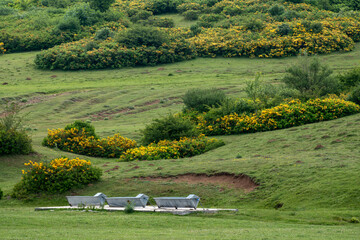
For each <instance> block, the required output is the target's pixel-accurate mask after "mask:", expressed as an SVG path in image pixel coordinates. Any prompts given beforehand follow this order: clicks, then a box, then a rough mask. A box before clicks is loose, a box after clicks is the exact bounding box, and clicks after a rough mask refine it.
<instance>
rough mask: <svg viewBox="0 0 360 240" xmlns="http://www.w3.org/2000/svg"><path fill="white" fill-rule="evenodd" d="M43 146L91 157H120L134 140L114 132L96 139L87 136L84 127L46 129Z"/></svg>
mask: <svg viewBox="0 0 360 240" xmlns="http://www.w3.org/2000/svg"><path fill="white" fill-rule="evenodd" d="M42 144H43V146H47V147H51V148H54V147H57V148H59V149H60V150H62V151H66V152H73V153H78V154H83V155H87V156H93V157H120V155H121V154H122V153H123V152H125V151H126V150H127V149H129V148H134V147H136V142H135V141H133V140H130V139H128V138H125V137H122V136H120V135H118V134H115V135H114V136H113V137H107V138H101V139H96V138H95V137H94V136H90V137H89V136H88V135H87V133H86V132H85V129H82V131H79V130H78V129H76V128H71V129H70V130H64V129H61V128H60V129H53V130H50V129H49V130H48V135H47V137H46V138H44V140H43V143H42Z"/></svg>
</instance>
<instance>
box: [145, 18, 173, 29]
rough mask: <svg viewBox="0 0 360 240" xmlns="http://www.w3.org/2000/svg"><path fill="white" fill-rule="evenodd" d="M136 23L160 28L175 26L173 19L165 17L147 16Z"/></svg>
mask: <svg viewBox="0 0 360 240" xmlns="http://www.w3.org/2000/svg"><path fill="white" fill-rule="evenodd" d="M138 23H140V24H142V25H151V26H154V27H162V28H173V27H174V26H175V22H174V20H173V19H172V18H166V17H149V19H147V20H146V21H139V22H138Z"/></svg>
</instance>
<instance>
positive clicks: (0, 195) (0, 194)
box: [0, 188, 4, 200]
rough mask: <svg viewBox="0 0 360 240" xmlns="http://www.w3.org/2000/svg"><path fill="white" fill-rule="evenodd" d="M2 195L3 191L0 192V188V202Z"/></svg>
mask: <svg viewBox="0 0 360 240" xmlns="http://www.w3.org/2000/svg"><path fill="white" fill-rule="evenodd" d="M3 195H4V193H3V191H2V190H1V188H0V200H1V199H2V197H3Z"/></svg>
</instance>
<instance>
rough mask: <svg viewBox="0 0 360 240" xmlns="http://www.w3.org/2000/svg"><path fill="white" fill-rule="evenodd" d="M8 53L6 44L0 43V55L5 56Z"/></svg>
mask: <svg viewBox="0 0 360 240" xmlns="http://www.w3.org/2000/svg"><path fill="white" fill-rule="evenodd" d="M5 52H6V49H5V48H4V43H3V42H0V54H4V53H5Z"/></svg>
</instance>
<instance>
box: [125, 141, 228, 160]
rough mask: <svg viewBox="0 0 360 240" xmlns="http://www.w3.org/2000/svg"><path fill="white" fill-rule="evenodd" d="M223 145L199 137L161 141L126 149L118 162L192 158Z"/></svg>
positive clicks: (220, 142)
mask: <svg viewBox="0 0 360 240" xmlns="http://www.w3.org/2000/svg"><path fill="white" fill-rule="evenodd" d="M223 145H224V142H223V141H222V140H217V139H215V138H207V137H205V135H200V136H199V137H196V138H186V137H184V138H181V139H180V140H179V141H176V140H174V141H169V140H162V141H160V142H158V143H156V144H155V143H151V144H149V145H148V146H141V147H138V148H132V149H128V150H127V151H126V152H124V153H123V154H122V155H121V156H120V161H123V162H128V161H134V160H139V161H143V160H158V159H173V158H184V157H192V156H195V155H199V154H202V153H204V152H207V151H210V150H212V149H215V148H218V147H221V146H223Z"/></svg>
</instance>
